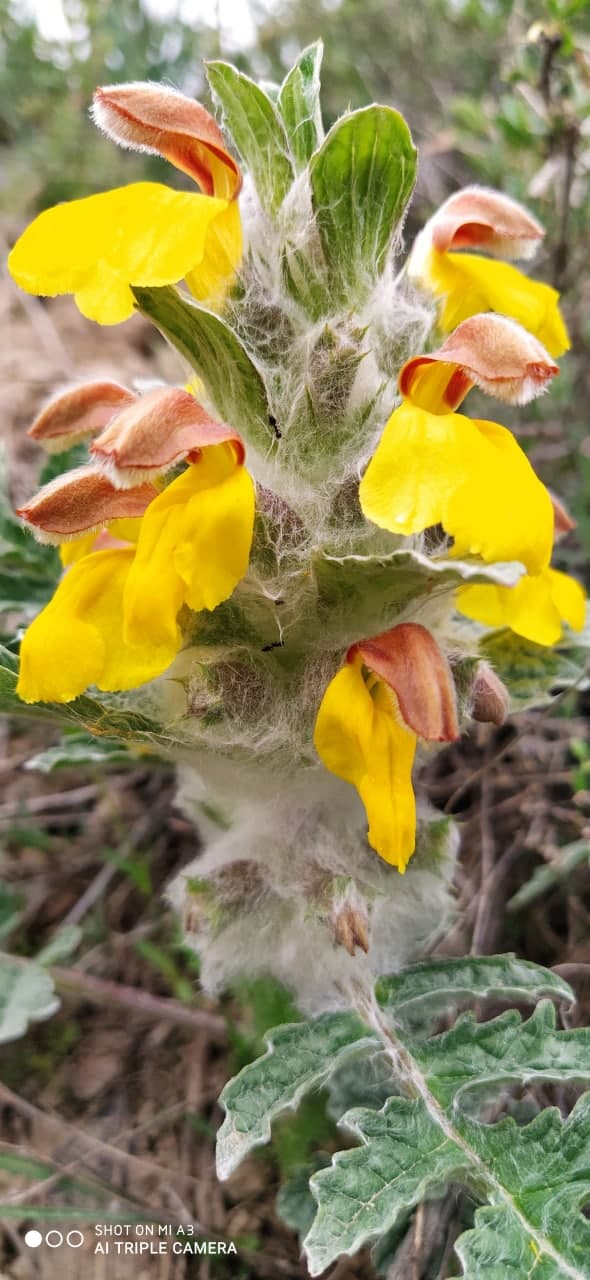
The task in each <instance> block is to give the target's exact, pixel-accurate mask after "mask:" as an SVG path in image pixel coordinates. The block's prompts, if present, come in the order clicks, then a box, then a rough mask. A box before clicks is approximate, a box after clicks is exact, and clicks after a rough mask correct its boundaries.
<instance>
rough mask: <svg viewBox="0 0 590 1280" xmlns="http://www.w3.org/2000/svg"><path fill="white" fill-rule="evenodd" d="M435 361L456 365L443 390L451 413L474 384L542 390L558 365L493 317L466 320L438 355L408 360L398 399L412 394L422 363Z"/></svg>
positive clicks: (521, 333)
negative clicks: (528, 386) (413, 383)
mask: <svg viewBox="0 0 590 1280" xmlns="http://www.w3.org/2000/svg"><path fill="white" fill-rule="evenodd" d="M490 347H491V348H492V350H491V351H490V350H489V348H490ZM437 363H440V364H447V365H449V366H453V365H454V366H455V372H454V373H452V374H451V375H450V377H449V382H448V385H447V387H446V388H445V392H444V400H445V402H446V403H447V404H448V406H449V409H454V408H455V407H456V406H457V405H459V404H460V403H461V401H462V400H463V399H464V398H465V396H466V395H467V392H468V391H469V390H470V389H471V387H472V386H477V385H481V384H483V385H484V386H486V387H487V386H497V387H498V390H499V391H501V388H502V387H503V386H504V387H509V386H511V385H513V384H515V383H519V384H521V385H522V386H523V387H524V385H525V383H526V382H527V381H530V382H531V383H532V384H534V385H536V386H538V387H539V388H541V389H542V388H543V387H544V386H545V385H546V384H547V382H548V381H549V379H550V378H554V377H556V376H557V374H558V373H559V365H557V364H556V363H555V361H554V360H553V359H552V358H551V356H550V355H549V354H548V352H546V351H545V350H544V348H543V347H542V346H541V343H540V342H538V341H537V339H536V338H534V337H533V335H532V334H530V333H528V332H527V331H526V330H525V329H523V328H521V326H520V325H518V324H517V323H516V322H515V321H513V320H510V319H509V318H508V317H506V316H500V315H496V314H495V313H484V314H482V315H476V316H470V317H469V319H468V320H464V321H463V322H462V323H461V324H460V325H458V326H457V328H456V329H455V330H454V331H453V333H451V334H449V336H448V338H446V339H445V341H444V342H443V344H442V346H441V347H439V349H438V351H433V352H430V353H428V354H424V355H418V356H413V357H412V358H411V359H410V360H407V361H406V363H405V365H404V366H403V368H402V369H401V372H400V375H399V379H398V385H399V389H400V391H401V393H402V395H403V396H410V395H411V389H412V382H413V378H414V374H415V373H416V372H417V370H418V369H419V368H420V367H421V366H422V365H427V364H437Z"/></svg>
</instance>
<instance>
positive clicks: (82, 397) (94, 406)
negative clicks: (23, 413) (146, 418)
mask: <svg viewBox="0 0 590 1280" xmlns="http://www.w3.org/2000/svg"><path fill="white" fill-rule="evenodd" d="M136 398H137V397H136V396H135V393H134V392H133V391H129V390H128V389H127V387H124V386H123V385H122V383H119V382H113V381H110V380H109V379H97V380H96V381H93V382H84V383H80V384H79V385H77V386H73V387H68V388H67V389H66V390H65V391H62V392H60V393H58V394H57V395H55V396H53V397H52V398H51V400H50V401H49V403H48V404H46V405H45V406H44V408H43V409H42V410H41V412H40V413H38V414H37V417H36V418H35V420H34V422H32V423H31V426H30V427H29V428H28V429H27V435H28V436H30V437H31V439H32V440H37V441H38V442H39V443H40V444H44V443H46V442H53V441H55V440H59V439H60V437H62V436H63V437H65V438H70V437H72V436H82V435H90V434H92V432H94V431H96V432H98V431H104V428H105V426H107V424H108V423H109V422H110V421H111V418H113V417H114V416H115V414H116V413H118V412H119V409H120V407H121V406H122V405H128V404H132V403H133V401H134V400H135V399H136ZM85 419H86V420H85Z"/></svg>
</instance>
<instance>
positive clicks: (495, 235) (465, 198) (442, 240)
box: [431, 186, 545, 256]
mask: <svg viewBox="0 0 590 1280" xmlns="http://www.w3.org/2000/svg"><path fill="white" fill-rule="evenodd" d="M431 234H432V244H433V246H434V248H435V249H437V250H438V251H439V253H447V252H450V251H453V250H455V249H477V248H480V249H488V250H493V249H494V247H495V245H502V244H504V245H506V243H509V242H511V241H512V242H513V243H514V245H515V246H518V247H520V248H521V249H522V250H523V252H524V253H525V254H526V253H527V252H530V251H531V249H532V250H534V248H535V245H536V244H537V243H538V242H539V241H540V240H542V238H543V236H544V235H545V231H544V228H543V227H542V226H541V224H540V222H537V219H536V218H534V217H533V215H532V214H531V213H529V211H528V209H525V207H524V205H521V204H520V203H519V201H517V200H513V199H512V198H511V197H509V196H505V195H503V194H502V193H501V192H499V191H493V190H492V189H490V188H488V187H477V186H469V187H463V188H462V189H461V190H460V191H456V192H454V193H453V195H452V196H449V198H448V200H445V202H444V204H442V205H441V207H440V209H438V210H437V212H436V213H435V214H434V215H433V217H432V219H431ZM518 256H520V253H519V255H518Z"/></svg>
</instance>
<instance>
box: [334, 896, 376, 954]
mask: <svg viewBox="0 0 590 1280" xmlns="http://www.w3.org/2000/svg"><path fill="white" fill-rule="evenodd" d="M331 927H332V932H333V935H334V942H335V943H336V944H337V946H339V947H344V948H345V950H346V951H348V954H349V956H353V955H354V954H355V952H356V949H357V947H358V948H359V949H360V950H361V951H364V953H365V955H367V953H368V950H369V918H368V916H367V912H366V910H365V909H364V907H359V906H356V907H354V906H352V905H351V904H350V903H347V904H346V905H344V906H342V907H340V909H339V910H338V911H337V912H336V913H335V914H334V915H333V916H332V920H331Z"/></svg>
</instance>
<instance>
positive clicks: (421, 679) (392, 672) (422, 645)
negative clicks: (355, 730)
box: [347, 622, 459, 742]
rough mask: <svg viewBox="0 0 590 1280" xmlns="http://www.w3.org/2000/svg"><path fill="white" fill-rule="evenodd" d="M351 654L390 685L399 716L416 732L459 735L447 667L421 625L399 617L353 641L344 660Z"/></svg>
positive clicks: (445, 737)
mask: <svg viewBox="0 0 590 1280" xmlns="http://www.w3.org/2000/svg"><path fill="white" fill-rule="evenodd" d="M357 657H361V658H362V660H363V662H364V663H365V666H367V667H368V668H369V670H370V671H372V672H373V673H374V674H375V675H376V676H379V677H380V679H381V680H384V681H385V683H386V684H387V685H389V687H390V689H393V692H394V693H395V696H396V698H397V700H398V703H399V709H400V712H401V715H402V717H403V720H404V721H405V723H406V724H407V726H408V728H410V729H412V730H413V732H414V733H416V734H417V735H418V737H420V738H424V739H426V741H428V742H453V741H454V740H455V738H457V737H458V736H459V725H458V720H457V702H456V697H455V685H454V682H453V677H452V674H451V669H450V667H449V664H448V662H447V659H446V658H445V656H444V654H443V653H442V652H441V650H440V649H439V647H438V645H437V643H436V640H435V639H434V637H433V636H432V635H431V633H430V631H427V629H426V627H423V626H421V624H420V623H418V622H402V623H400V624H399V626H397V627H392V628H391V630H390V631H383V632H382V633H381V635H378V636H372V637H371V639H370V640H361V641H359V643H358V644H353V645H352V646H351V648H350V649H349V650H348V653H347V661H348V662H354V661H355V659H356V658H357Z"/></svg>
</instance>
